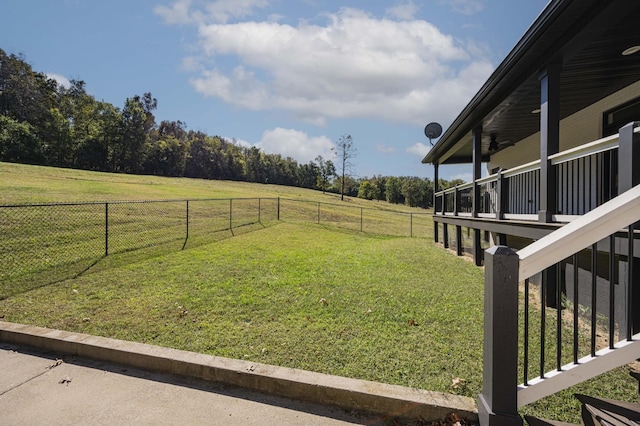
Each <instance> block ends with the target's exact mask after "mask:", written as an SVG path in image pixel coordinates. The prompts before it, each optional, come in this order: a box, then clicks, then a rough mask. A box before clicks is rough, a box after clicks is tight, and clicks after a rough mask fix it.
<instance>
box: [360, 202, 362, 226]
mask: <svg viewBox="0 0 640 426" xmlns="http://www.w3.org/2000/svg"><path fill="white" fill-rule="evenodd" d="M360 232H362V207H360Z"/></svg>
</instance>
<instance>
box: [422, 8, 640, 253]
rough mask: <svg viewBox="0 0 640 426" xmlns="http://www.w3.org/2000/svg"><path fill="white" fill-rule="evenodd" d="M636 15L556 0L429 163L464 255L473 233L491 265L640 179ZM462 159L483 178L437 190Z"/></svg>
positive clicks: (445, 234) (475, 249) (439, 217)
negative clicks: (497, 247)
mask: <svg viewBox="0 0 640 426" xmlns="http://www.w3.org/2000/svg"><path fill="white" fill-rule="evenodd" d="M637 22H640V5H639V4H637V3H635V2H628V1H624V0H615V1H597V0H588V1H586V2H571V1H554V2H551V3H550V4H549V6H548V7H547V8H546V9H545V10H544V11H543V12H542V13H541V15H540V16H539V17H538V19H537V20H536V22H534V24H533V25H532V26H531V28H530V29H529V30H528V31H527V32H526V33H525V34H524V36H523V37H522V39H521V40H520V41H519V42H518V44H517V45H516V46H515V47H514V49H513V50H512V51H511V52H510V53H509V55H508V56H507V57H506V58H505V59H504V61H503V62H502V63H501V64H500V65H499V66H498V68H497V69H496V70H495V72H494V73H493V74H492V75H491V77H490V78H489V80H487V82H486V83H485V84H484V85H483V87H482V88H481V89H480V90H479V91H478V93H477V94H476V95H475V96H474V97H473V99H472V100H471V101H470V102H469V104H468V105H467V106H466V107H465V108H464V110H463V111H462V112H461V113H460V115H459V116H458V117H457V118H456V119H455V120H454V122H453V123H452V124H451V126H449V128H448V129H447V130H446V132H445V133H444V134H443V136H442V137H441V138H440V139H439V140H438V142H437V143H436V144H435V146H434V147H433V148H432V149H431V151H430V152H429V153H428V154H427V156H426V157H425V158H424V159H423V163H430V164H433V166H434V182H435V185H436V188H435V195H434V216H433V219H434V223H435V227H434V238H435V240H436V241H438V242H442V243H443V244H444V245H445V247H448V246H450V245H451V244H455V247H454V248H455V249H456V251H457V252H458V254H462V253H463V252H464V251H465V240H466V241H467V243H466V246H467V247H468V249H469V250H470V251H471V253H472V255H473V258H474V260H475V263H476V264H477V265H481V264H482V256H483V249H485V248H487V247H488V246H490V245H492V244H502V245H504V244H507V243H508V245H509V246H511V247H514V248H516V249H517V248H520V247H519V246H520V245H522V246H524V245H526V244H527V243H528V242H530V241H531V240H537V239H540V238H542V237H544V236H545V235H547V234H549V233H550V232H552V231H553V230H555V229H557V228H558V227H561V226H562V225H564V224H566V223H568V222H570V221H572V220H574V219H575V218H577V217H580V216H581V215H583V214H585V213H587V212H589V211H591V210H593V209H594V208H596V207H598V206H600V205H602V204H603V203H605V202H607V201H609V200H610V199H612V198H614V197H615V196H616V195H618V194H619V193H622V192H624V191H625V190H627V189H629V188H631V187H632V186H634V185H636V184H638V183H640V166H638V165H640V146H639V145H638V144H639V143H640V133H639V131H640V130H639V129H638V128H637V125H638V124H640V123H636V120H638V121H640V53H637V52H638V50H640V38H639V37H638V32H637ZM454 164H458V165H459V164H469V165H470V168H471V171H472V176H473V180H472V182H469V183H466V184H464V185H460V186H457V187H454V188H447V189H444V190H442V189H441V188H438V178H439V172H440V170H441V168H443V167H446V166H447V165H454ZM634 164H636V166H635V170H634ZM483 166H484V167H485V170H486V171H485V172H484V173H483Z"/></svg>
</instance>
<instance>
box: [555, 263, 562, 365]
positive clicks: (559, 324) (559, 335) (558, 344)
mask: <svg viewBox="0 0 640 426" xmlns="http://www.w3.org/2000/svg"><path fill="white" fill-rule="evenodd" d="M561 282H562V262H560V263H558V265H557V267H556V369H557V370H558V371H562V285H560V284H561Z"/></svg>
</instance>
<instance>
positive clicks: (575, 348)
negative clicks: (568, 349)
mask: <svg viewBox="0 0 640 426" xmlns="http://www.w3.org/2000/svg"><path fill="white" fill-rule="evenodd" d="M578 294H579V292H578V253H576V254H574V255H573V363H574V364H577V363H578V320H579V318H578V306H580V305H579V300H578Z"/></svg>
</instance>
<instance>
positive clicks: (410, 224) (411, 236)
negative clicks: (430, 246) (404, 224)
mask: <svg viewBox="0 0 640 426" xmlns="http://www.w3.org/2000/svg"><path fill="white" fill-rule="evenodd" d="M436 226H437V225H436ZM409 238H413V213H409ZM437 242H438V240H436V243H437Z"/></svg>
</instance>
